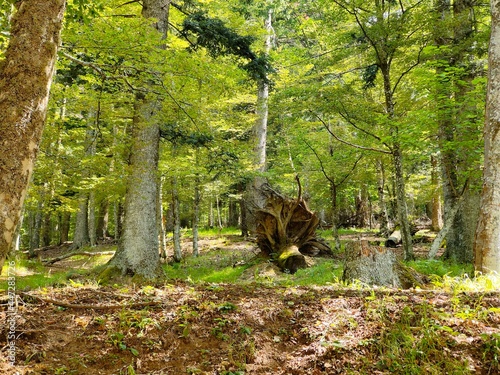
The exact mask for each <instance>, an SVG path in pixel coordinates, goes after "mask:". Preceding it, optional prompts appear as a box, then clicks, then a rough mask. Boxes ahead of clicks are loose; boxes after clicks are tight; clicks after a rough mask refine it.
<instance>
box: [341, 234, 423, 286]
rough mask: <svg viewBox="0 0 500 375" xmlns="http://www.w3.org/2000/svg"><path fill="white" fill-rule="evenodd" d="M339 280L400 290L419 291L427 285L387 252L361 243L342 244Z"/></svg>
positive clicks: (392, 252)
mask: <svg viewBox="0 0 500 375" xmlns="http://www.w3.org/2000/svg"><path fill="white" fill-rule="evenodd" d="M342 279H343V281H345V282H350V283H352V282H354V281H355V280H357V281H361V282H362V283H364V284H367V285H370V286H373V285H377V286H386V287H394V288H402V289H408V288H413V287H417V286H418V287H421V286H423V285H424V284H425V283H427V282H428V280H427V279H426V277H425V276H423V275H420V274H419V273H418V272H416V271H415V270H413V269H412V268H410V267H408V266H406V265H404V264H403V263H402V262H401V261H399V260H398V259H397V257H396V254H395V253H394V251H393V250H392V249H391V248H388V247H381V246H371V245H369V243H368V241H365V240H363V241H353V242H348V243H347V244H346V248H345V263H344V273H343V276H342Z"/></svg>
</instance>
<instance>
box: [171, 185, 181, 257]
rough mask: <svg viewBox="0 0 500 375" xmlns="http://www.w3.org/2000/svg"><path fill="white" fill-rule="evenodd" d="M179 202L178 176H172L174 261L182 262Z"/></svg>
mask: <svg viewBox="0 0 500 375" xmlns="http://www.w3.org/2000/svg"><path fill="white" fill-rule="evenodd" d="M179 206H180V204H179V192H178V187H177V177H172V214H173V218H174V232H173V241H174V261H176V262H180V261H181V260H182V248H181V212H180V207H179Z"/></svg>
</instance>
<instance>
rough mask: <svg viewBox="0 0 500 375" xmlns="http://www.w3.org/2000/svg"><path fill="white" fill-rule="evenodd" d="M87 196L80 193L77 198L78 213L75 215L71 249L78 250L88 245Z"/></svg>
mask: <svg viewBox="0 0 500 375" xmlns="http://www.w3.org/2000/svg"><path fill="white" fill-rule="evenodd" d="M88 212H89V194H88V192H86V191H84V192H80V195H79V197H78V211H77V213H76V221H75V233H74V236H73V244H72V245H71V248H72V249H79V248H82V247H85V246H88V245H90V237H89V225H88V224H89V216H88Z"/></svg>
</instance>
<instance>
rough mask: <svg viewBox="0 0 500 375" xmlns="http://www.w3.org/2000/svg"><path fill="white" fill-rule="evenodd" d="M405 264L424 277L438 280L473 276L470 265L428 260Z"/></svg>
mask: <svg viewBox="0 0 500 375" xmlns="http://www.w3.org/2000/svg"><path fill="white" fill-rule="evenodd" d="M407 264H408V265H409V266H410V267H412V268H414V269H415V270H417V271H418V272H420V273H423V274H424V275H429V276H431V275H432V276H436V277H439V278H443V277H444V276H450V277H460V276H464V275H473V274H474V268H473V267H472V265H470V264H468V265H465V264H457V263H453V262H448V261H441V260H428V259H422V260H416V261H412V262H408V263H407Z"/></svg>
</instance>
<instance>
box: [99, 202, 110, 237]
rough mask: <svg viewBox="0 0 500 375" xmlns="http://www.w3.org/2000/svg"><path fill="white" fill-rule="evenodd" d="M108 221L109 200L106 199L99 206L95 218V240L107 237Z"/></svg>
mask: <svg viewBox="0 0 500 375" xmlns="http://www.w3.org/2000/svg"><path fill="white" fill-rule="evenodd" d="M108 221H109V199H108V198H107V197H106V198H104V199H102V200H101V202H100V204H99V214H98V216H97V226H96V233H97V239H99V240H103V239H105V238H106V237H108V234H109V233H108Z"/></svg>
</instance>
